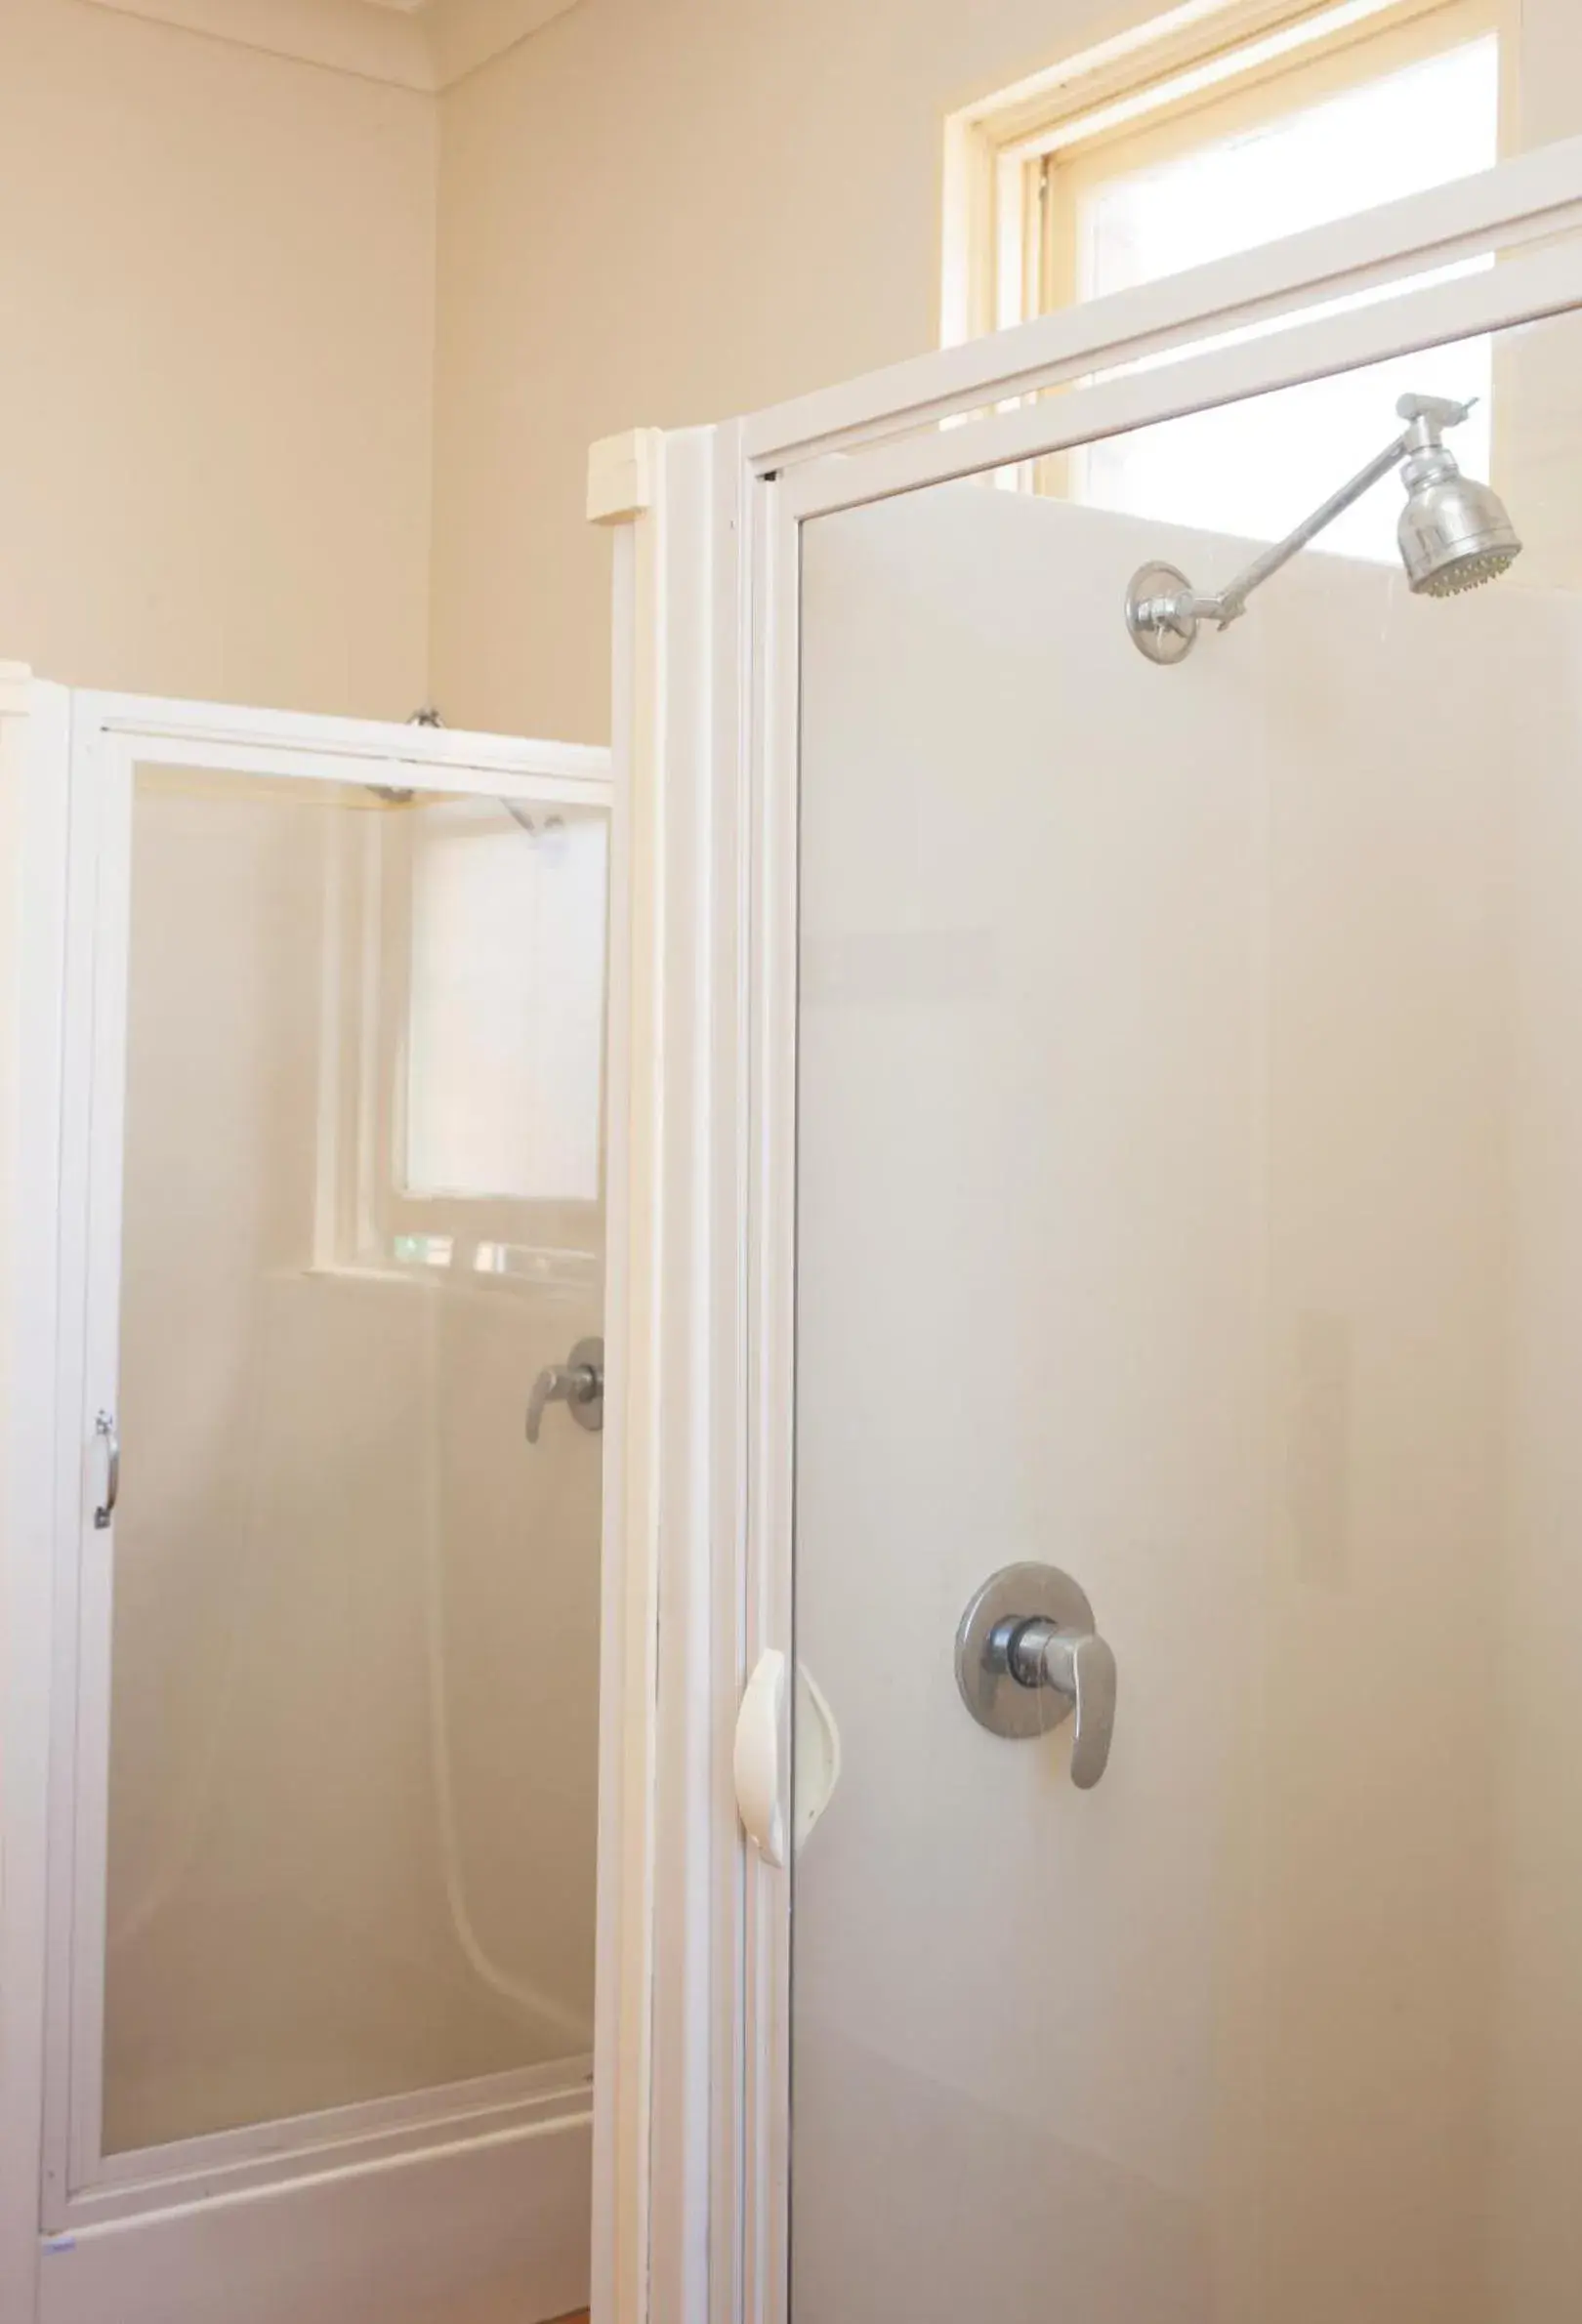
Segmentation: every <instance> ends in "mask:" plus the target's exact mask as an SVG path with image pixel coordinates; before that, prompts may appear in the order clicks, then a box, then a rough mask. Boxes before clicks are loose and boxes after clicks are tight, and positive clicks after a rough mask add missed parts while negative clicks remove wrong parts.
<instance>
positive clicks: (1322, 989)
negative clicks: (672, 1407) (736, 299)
mask: <svg viewBox="0 0 1582 2324" xmlns="http://www.w3.org/2000/svg"><path fill="white" fill-rule="evenodd" d="M1579 350H1582V332H1579V329H1578V325H1577V323H1576V321H1575V320H1574V318H1573V319H1571V320H1567V321H1565V322H1562V323H1557V324H1554V325H1549V326H1545V327H1544V328H1543V329H1541V330H1537V331H1534V332H1531V333H1528V334H1523V335H1521V336H1520V337H1519V338H1515V339H1512V340H1510V341H1508V342H1505V343H1502V345H1501V346H1500V348H1499V350H1498V351H1497V365H1496V370H1497V394H1496V403H1495V422H1496V425H1495V449H1496V462H1495V480H1496V482H1497V483H1498V484H1499V485H1500V487H1501V489H1502V490H1503V491H1504V493H1505V494H1506V497H1507V498H1508V500H1509V502H1510V504H1511V508H1512V512H1513V515H1514V517H1515V519H1516V520H1517V523H1518V525H1519V526H1520V529H1521V530H1522V531H1523V533H1524V534H1525V535H1526V537H1527V543H1528V546H1527V551H1526V554H1525V555H1524V556H1523V557H1522V559H1521V560H1520V562H1519V563H1518V565H1517V566H1516V567H1515V569H1514V570H1513V572H1512V573H1511V574H1510V576H1509V577H1508V578H1506V579H1505V580H1503V581H1502V582H1500V583H1499V584H1498V585H1497V586H1494V587H1488V588H1483V589H1481V590H1478V591H1477V592H1476V593H1474V594H1472V595H1469V596H1464V597H1459V598H1454V599H1451V600H1448V601H1445V602H1433V601H1430V600H1427V599H1419V598H1415V597H1413V596H1412V595H1411V594H1410V593H1409V591H1408V590H1407V587H1406V585H1405V581H1404V578H1403V576H1402V573H1401V571H1400V569H1399V567H1398V565H1397V566H1395V567H1392V568H1382V567H1380V566H1379V565H1377V564H1373V563H1368V562H1364V561H1358V560H1350V559H1345V558H1337V557H1326V558H1316V557H1303V558H1301V559H1299V560H1297V561H1296V562H1295V563H1293V564H1292V565H1291V566H1290V567H1289V568H1288V569H1287V570H1285V571H1284V572H1282V573H1281V574H1279V575H1278V576H1277V577H1276V578H1275V579H1273V580H1272V581H1270V584H1269V586H1268V588H1267V589H1266V590H1264V591H1263V592H1261V593H1260V594H1259V595H1258V596H1256V597H1255V598H1254V600H1253V601H1252V602H1251V604H1250V606H1249V609H1248V611H1247V614H1246V617H1245V619H1244V620H1243V621H1242V622H1240V623H1239V624H1238V625H1237V626H1236V627H1235V628H1234V629H1233V630H1231V631H1229V632H1228V633H1227V634H1225V635H1223V636H1221V635H1218V634H1215V633H1212V632H1209V633H1205V634H1204V635H1203V636H1201V637H1200V638H1199V640H1198V642H1197V644H1196V647H1195V650H1194V651H1193V653H1192V655H1191V657H1190V658H1189V659H1188V660H1187V661H1186V662H1185V663H1183V664H1182V665H1181V666H1180V667H1178V668H1174V669H1164V668H1159V667H1156V666H1154V665H1153V664H1151V663H1150V662H1148V661H1146V660H1145V659H1144V658H1143V656H1142V655H1141V654H1140V653H1139V652H1138V651H1137V649H1136V647H1135V646H1134V644H1133V643H1132V642H1131V640H1130V638H1129V637H1128V635H1127V632H1126V629H1125V626H1124V624H1123V621H1122V618H1121V610H1120V608H1121V603H1122V600H1123V597H1124V594H1125V590H1126V586H1127V582H1128V579H1129V577H1130V575H1131V574H1132V573H1133V571H1134V570H1135V569H1136V568H1137V567H1138V566H1139V565H1141V564H1143V563H1144V562H1145V560H1156V559H1163V560H1168V561H1170V562H1171V563H1174V564H1177V565H1179V566H1180V567H1181V568H1182V569H1183V570H1184V571H1186V572H1187V573H1188V574H1189V575H1191V577H1192V578H1193V580H1194V581H1198V582H1200V583H1201V584H1202V585H1204V586H1216V585H1219V584H1220V583H1222V582H1223V581H1225V580H1226V579H1228V577H1229V576H1230V575H1231V574H1232V573H1233V572H1234V571H1235V570H1236V569H1237V567H1238V565H1239V564H1240V563H1241V562H1242V561H1244V559H1245V557H1246V554H1247V549H1248V544H1247V543H1246V542H1244V541H1240V540H1237V539H1234V538H1230V537H1226V536H1222V535H1218V534H1211V533H1207V532H1190V531H1187V530H1186V529H1184V528H1179V527H1174V526H1172V525H1170V524H1168V523H1166V522H1163V521H1161V520H1158V519H1154V518H1151V517H1150V518H1147V519H1139V518H1136V517H1133V516H1126V515H1119V514H1114V513H1110V512H1106V511H1102V510H1096V509H1091V508H1082V507H1075V506H1072V505H1070V504H1068V503H1062V502H1060V501H1057V500H1052V499H1047V498H1038V497H1036V496H1033V495H1029V494H1017V493H1007V492H996V491H986V490H979V489H976V488H974V487H972V486H966V485H962V486H951V487H947V488H941V489H938V490H936V491H931V492H926V493H919V494H916V495H913V496H911V497H910V498H907V499H904V500H900V501H895V502H890V503H888V504H884V505H881V506H877V507H872V508H867V509H862V510H857V511H853V512H849V513H846V514H842V515H839V516H836V517H832V518H829V519H822V520H820V521H818V522H817V523H815V524H812V525H811V526H810V527H809V528H808V529H807V533H806V536H805V538H806V552H805V566H804V586H803V611H802V639H803V662H802V700H803V716H804V727H803V734H804V745H803V761H802V848H803V853H802V866H801V976H802V999H801V1018H800V1030H799V1074H800V1127H799V1182H798V1314H797V1330H798V1347H797V1374H796V1377H797V1390H796V1496H797V1508H796V1649H797V1655H798V1658H799V1662H800V1664H801V1666H802V1672H803V1684H802V1686H801V1688H800V1689H799V1733H798V1744H799V1759H800V1760H801V1762H802V1765H803V1768H804V1780H803V1782H802V1784H801V1787H800V1789H799V1799H798V1809H799V1820H800V1821H802V1822H804V1823H805V1822H806V1820H807V1818H808V1816H809V1814H810V1812H811V1810H812V1806H813V1805H816V1800H815V1799H814V1797H813V1795H812V1791H811V1788H810V1785H809V1782H808V1779H807V1775H806V1769H807V1767H808V1766H809V1764H811V1756H812V1755H810V1754H808V1753H806V1752H805V1751H804V1749H803V1744H804V1739H805V1737H807V1736H808V1735H809V1734H810V1733H812V1731H813V1728H814V1724H815V1720H814V1712H813V1709H812V1693H811V1686H812V1685H816V1687H817V1688H818V1689H819V1690H820V1692H821V1695H822V1697H823V1698H824V1699H825V1700H826V1701H827V1703H828V1705H829V1708H830V1711H831V1713H832V1715H833V1718H834V1720H835V1722H837V1724H838V1726H839V1729H840V1735H841V1742H842V1758H843V1771H842V1773H841V1777H840V1781H839V1784H838V1786H837V1788H836V1789H835V1791H834V1794H833V1796H832V1798H830V1800H829V1802H828V1805H827V1806H826V1807H825V1810H824V1812H823V1815H822V1819H821V1820H820V1821H819V1822H818V1823H817V1824H816V1826H815V1827H814V1828H813V1829H812V1832H811V1834H810V1835H809V1836H808V1837H807V1839H806V1840H805V1841H804V1843H803V1845H802V1847H801V1851H800V1853H799V1855H798V1857H797V1860H796V1864H795V1869H794V1932H793V2032H792V2044H793V2128H792V2138H793V2157H792V2212H791V2216H792V2239H793V2253H792V2307H793V2314H794V2318H795V2324H893V2319H895V2318H896V2317H900V2316H904V2317H906V2318H908V2319H909V2324H962V2319H965V2318H969V2317H971V2318H981V2319H983V2324H1045V2320H1046V2319H1047V2318H1048V2317H1049V2316H1050V2315H1051V2314H1054V2313H1058V2314H1060V2315H1062V2316H1068V2317H1071V2318H1073V2319H1080V2324H1339V2320H1340V2319H1342V2318H1344V2319H1345V2324H1405V2320H1406V2319H1411V2320H1412V2324H1428V2320H1429V2319H1432V2320H1433V2324H1560V2320H1561V2318H1564V2317H1568V2316H1569V2315H1570V2314H1571V2313H1572V2312H1573V2311H1574V2309H1575V2306H1576V2298H1577V2285H1578V2282H1579V2280H1582V2274H1579V2270H1582V2250H1579V2245H1578V2230H1577V2228H1576V2225H1575V2214H1576V2205H1575V2199H1574V2194H1573V2191H1572V2189H1571V2186H1570V2183H1569V2182H1570V2177H1571V2173H1570V2168H1569V2164H1570V2149H1571V2141H1570V2138H1569V2136H1568V2131H1567V2128H1566V2126H1568V2125H1569V2124H1571V2123H1572V2122H1574V2120H1575V2119H1576V2117H1577V2113H1578V2109H1579V2108H1582V1979H1579V1976H1578V1971H1577V1968H1576V1964H1577V1962H1578V1961H1579V1960H1582V1847H1579V1845H1578V1841H1577V1831H1578V1829H1579V1822H1578V1817H1577V1813H1576V1776H1575V1769H1576V1766H1577V1764H1578V1762H1579V1760H1582V1689H1579V1688H1578V1686H1577V1683H1576V1673H1575V1667H1574V1666H1575V1662H1576V1655H1575V1648H1574V1640H1575V1638H1576V1636H1577V1634H1578V1628H1579V1625H1582V1559H1579V1558H1578V1557H1577V1556H1576V1555H1575V1552H1574V1542H1575V1538H1576V1535H1577V1533H1578V1529H1579V1527H1582V1471H1579V1468H1578V1463H1577V1458H1576V1452H1575V1440H1576V1429H1575V1424H1574V1419H1573V1416H1572V1413H1571V1404H1572V1395H1571V1385H1570V1384H1571V1380H1572V1376H1573V1374H1574V1370H1575V1357H1576V1348H1577V1344H1578V1342H1579V1340H1582V1237H1579V1236H1578V1233H1577V1231H1576V1226H1575V1223H1574V1213H1575V1210H1576V1204H1575V1199H1574V1188H1575V1186H1576V1184H1577V1183H1579V1181H1582V1065H1579V1062H1578V1060H1579V1058H1582V1044H1579V1041H1578V1038H1577V1026H1578V1023H1579V1021H1582V936H1579V933H1578V932H1579V931H1582V909H1579V899H1582V785H1579V783H1578V779H1577V764H1578V718H1579V702H1582V690H1579V685H1578V673H1579V671H1582V601H1579V598H1578V595H1577V588H1578V584H1582V554H1579V553H1578V551H1577V549H1576V546H1575V544H1576V542H1577V540H1578V537H1579V527H1578V519H1579V517H1582V506H1579V500H1582V494H1579V485H1582V466H1579V464H1578V449H1579V446H1578V437H1577V420H1576V409H1575V400H1574V392H1573V390H1572V388H1570V387H1568V385H1567V383H1568V382H1574V378H1575V366H1576V361H1577V357H1578V353H1579ZM1263 408H1264V412H1265V415H1266V416H1267V418H1268V421H1269V425H1270V428H1271V429H1273V430H1275V436H1276V440H1277V425H1276V424H1277V422H1278V419H1279V414H1280V411H1281V409H1282V408H1283V410H1284V412H1285V413H1286V414H1287V415H1288V417H1289V424H1290V425H1291V426H1292V427H1297V426H1301V425H1305V424H1306V422H1305V421H1304V419H1303V418H1302V414H1303V411H1304V406H1303V405H1302V403H1301V401H1300V399H1298V398H1295V397H1292V398H1280V399H1275V398H1270V401H1269V403H1268V404H1267V405H1266V406H1265V407H1263ZM1376 422H1377V425H1376V428H1375V430H1374V440H1375V442H1377V443H1382V442H1384V441H1385V440H1388V438H1389V436H1390V435H1391V434H1392V433H1393V430H1394V426H1395V422H1394V417H1393V414H1392V411H1391V408H1390V404H1389V401H1388V400H1385V401H1384V402H1383V404H1382V407H1381V408H1380V410H1379V411H1378V412H1377V414H1376ZM1451 440H1452V442H1454V441H1455V439H1454V438H1453V437H1452V439H1451ZM1365 448H1366V447H1364V449H1365ZM1333 449H1334V451H1335V456H1336V464H1335V469H1334V471H1333V473H1332V474H1330V475H1329V476H1328V477H1327V478H1326V488H1327V485H1328V484H1331V483H1334V482H1338V481H1339V480H1340V479H1341V478H1342V477H1344V476H1345V475H1346V473H1347V472H1348V469H1349V468H1350V467H1351V466H1352V465H1353V462H1352V460H1351V454H1350V451H1349V449H1346V448H1343V447H1340V446H1335V447H1333ZM1379 489H1380V491H1381V493H1382V494H1383V495H1384V496H1385V498H1386V499H1387V500H1392V501H1393V503H1394V505H1395V506H1396V507H1398V505H1399V497H1400V495H1399V488H1398V486H1396V485H1395V484H1393V483H1386V484H1385V485H1383V486H1381V487H1380V488H1379ZM1301 513H1302V512H1301V510H1300V509H1297V510H1294V511H1293V512H1292V515H1293V517H1295V516H1297V515H1300V514H1301ZM1021 1562H1033V1563H1038V1564H1043V1565H1048V1566H1052V1567H1054V1568H1057V1569H1059V1570H1061V1571H1062V1572H1063V1573H1065V1574H1066V1575H1068V1576H1070V1577H1072V1578H1073V1579H1074V1580H1075V1581H1076V1582H1077V1583H1079V1584H1080V1585H1081V1587H1082V1589H1083V1590H1084V1591H1085V1592H1086V1593H1087V1595H1088V1598H1089V1599H1090V1600H1091V1604H1092V1608H1093V1613H1094V1616H1095V1618H1096V1621H1097V1626H1098V1629H1099V1631H1100V1632H1102V1633H1103V1637H1104V1638H1105V1639H1107V1640H1108V1642H1109V1643H1110V1645H1111V1646H1112V1647H1113V1650H1114V1653H1115V1656H1116V1659H1117V1665H1118V1679H1119V1691H1118V1706H1117V1717H1116V1723H1115V1729H1114V1744H1113V1751H1112V1755H1111V1757H1110V1760H1109V1764H1108V1766H1107V1769H1106V1771H1105V1772H1104V1773H1103V1776H1102V1778H1101V1780H1100V1781H1099V1782H1098V1783H1097V1784H1096V1785H1095V1786H1094V1788H1092V1789H1090V1790H1087V1791H1080V1790H1078V1789H1077V1788H1076V1787H1075V1785H1074V1784H1073V1782H1072V1780H1071V1768H1072V1745H1071V1733H1072V1725H1073V1722H1072V1721H1071V1720H1070V1719H1068V1718H1067V1719H1066V1720H1065V1721H1064V1722H1063V1723H1062V1724H1060V1725H1059V1729H1058V1731H1052V1730H1054V1729H1055V1728H1056V1723H1057V1717H1058V1714H1059V1713H1060V1712H1061V1711H1062V1710H1063V1709H1064V1708H1065V1707H1066V1706H1065V1704H1064V1702H1063V1699H1062V1697H1060V1696H1058V1695H1057V1694H1055V1693H1054V1692H1052V1691H1040V1692H1037V1693H1034V1694H1033V1696H1032V1703H1033V1710H1032V1712H1031V1714H1030V1724H1031V1726H1032V1728H1033V1730H1034V1731H1032V1732H1031V1733H1030V1734H1029V1735H1028V1736H1027V1737H1026V1738H1025V1739H1022V1740H1010V1739H1005V1738H1004V1737H1002V1736H1001V1735H999V1734H996V1733H993V1732H991V1731H988V1730H987V1729H986V1728H985V1727H984V1726H982V1725H980V1724H979V1723H978V1722H977V1721H976V1720H975V1718H974V1717H973V1716H972V1715H971V1714H970V1712H969V1710H968V1708H967V1705H966V1704H965V1702H964V1700H963V1698H962V1695H961V1693H960V1691H959V1689H958V1681H957V1674H956V1664H955V1649H956V1636H957V1628H958V1624H959V1623H960V1622H961V1620H962V1617H963V1614H964V1612H965V1610H966V1609H967V1607H968V1605H969V1602H970V1601H971V1600H972V1599H973V1598H974V1596H975V1594H976V1593H977V1592H978V1590H979V1588H980V1586H981V1585H982V1584H983V1583H985V1581H987V1580H988V1579H989V1577H990V1576H991V1575H993V1574H995V1573H996V1572H997V1571H999V1570H1000V1569H1003V1568H1006V1567H1009V1566H1012V1565H1014V1564H1018V1563H1021ZM1019 1610H1026V1611H1028V1612H1035V1611H1037V1610H1039V1609H1038V1608H1037V1607H1036V1606H1028V1607H1026V1608H1025V1609H1019ZM1010 1683H1011V1684H1012V1685H1013V1688H1014V1686H1015V1681H1011V1682H1010ZM1023 1691H1025V1690H1023Z"/></svg>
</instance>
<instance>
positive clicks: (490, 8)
mask: <svg viewBox="0 0 1582 2324" xmlns="http://www.w3.org/2000/svg"><path fill="white" fill-rule="evenodd" d="M91 4H92V5H93V6H95V7H97V8H109V9H114V10H115V11H116V12H117V13H118V14H120V15H122V16H134V17H143V18H146V20H147V21H149V22H151V23H156V24H168V25H174V26H175V27H176V28H177V29H178V30H180V31H184V32H196V33H199V34H201V35H203V36H204V37H205V38H207V39H210V40H224V41H229V42H231V43H232V44H233V45H234V46H236V47H238V48H247V49H261V50H263V51H264V52H266V54H268V55H271V56H275V57H290V58H293V59H295V60H296V61H297V62H299V63H303V64H318V65H323V66H326V67H327V68H328V69H329V70H330V71H332V72H346V73H352V74H354V75H355V76H356V77H357V78H358V79H361V80H372V81H386V82H389V83H390V84H391V85H392V86H393V87H395V88H397V89H411V90H415V91H417V92H418V93H419V94H421V95H423V96H434V95H437V94H438V93H439V92H441V91H443V90H445V89H448V88H450V87H451V86H452V84H453V83H455V82H456V81H459V80H461V79H462V78H463V77H464V76H465V75H466V74H468V73H470V72H476V71H477V70H478V68H479V65H482V64H486V63H488V62H490V60H491V59H492V58H495V57H499V56H503V55H504V53H505V51H506V50H507V49H511V48H515V47H516V46H517V44H518V43H519V42H520V41H523V40H526V39H528V38H529V37H530V36H531V35H532V34H533V33H535V32H539V31H542V30H543V28H544V26H545V25H546V24H549V23H552V22H553V21H554V20H555V19H556V18H557V17H560V16H564V15H565V13H566V12H567V10H568V9H571V8H574V7H575V6H576V5H577V0H91Z"/></svg>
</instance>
